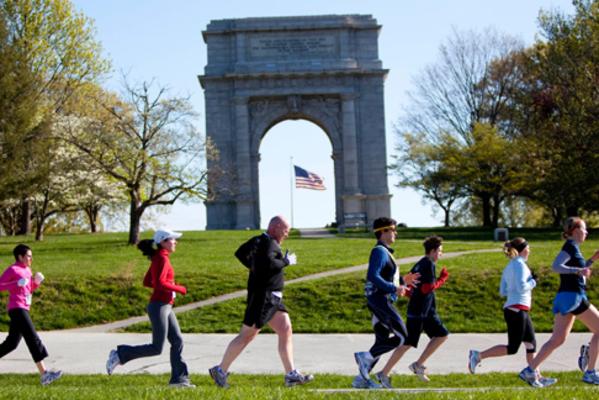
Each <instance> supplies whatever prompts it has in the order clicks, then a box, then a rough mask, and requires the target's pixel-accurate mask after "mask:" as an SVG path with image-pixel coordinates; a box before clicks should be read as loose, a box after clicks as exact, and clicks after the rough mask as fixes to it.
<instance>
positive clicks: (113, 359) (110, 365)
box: [106, 350, 121, 375]
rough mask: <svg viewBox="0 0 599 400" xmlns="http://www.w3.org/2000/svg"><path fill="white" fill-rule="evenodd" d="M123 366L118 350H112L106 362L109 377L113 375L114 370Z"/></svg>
mask: <svg viewBox="0 0 599 400" xmlns="http://www.w3.org/2000/svg"><path fill="white" fill-rule="evenodd" d="M120 364H121V360H120V359H119V353H118V351H116V350H110V353H109V354H108V360H107V361H106V373H107V374H108V375H112V373H113V372H114V369H115V368H116V367H117V366H118V365H120Z"/></svg>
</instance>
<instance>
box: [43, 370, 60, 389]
mask: <svg viewBox="0 0 599 400" xmlns="http://www.w3.org/2000/svg"><path fill="white" fill-rule="evenodd" d="M61 376H62V371H46V372H44V373H43V374H42V377H41V378H40V382H41V383H42V385H44V386H46V385H49V384H51V383H52V382H54V381H55V380H57V379H59V378H60V377H61Z"/></svg>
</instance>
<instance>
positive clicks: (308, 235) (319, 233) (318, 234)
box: [299, 228, 337, 239]
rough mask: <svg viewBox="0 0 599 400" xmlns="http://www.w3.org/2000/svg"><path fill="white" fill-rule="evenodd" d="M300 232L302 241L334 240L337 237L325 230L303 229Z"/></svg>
mask: <svg viewBox="0 0 599 400" xmlns="http://www.w3.org/2000/svg"><path fill="white" fill-rule="evenodd" d="M299 232H300V236H301V238H302V239H334V238H336V237H337V236H335V235H334V234H333V233H331V232H330V231H328V230H327V229H323V228H301V229H299Z"/></svg>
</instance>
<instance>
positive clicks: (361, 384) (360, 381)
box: [351, 374, 382, 389]
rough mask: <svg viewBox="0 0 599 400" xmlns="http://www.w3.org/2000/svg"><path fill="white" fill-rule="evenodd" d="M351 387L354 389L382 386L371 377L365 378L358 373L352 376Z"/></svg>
mask: <svg viewBox="0 0 599 400" xmlns="http://www.w3.org/2000/svg"><path fill="white" fill-rule="evenodd" d="M351 387H353V388H354V389H380V388H381V387H382V386H381V385H379V384H378V383H376V382H375V381H373V380H372V379H368V380H365V379H364V378H362V375H360V374H358V375H356V376H355V377H354V380H353V381H352V383H351Z"/></svg>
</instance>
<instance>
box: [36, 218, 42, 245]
mask: <svg viewBox="0 0 599 400" xmlns="http://www.w3.org/2000/svg"><path fill="white" fill-rule="evenodd" d="M35 240H36V241H37V242H40V241H42V240H44V221H38V223H37V224H36V227H35Z"/></svg>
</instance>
